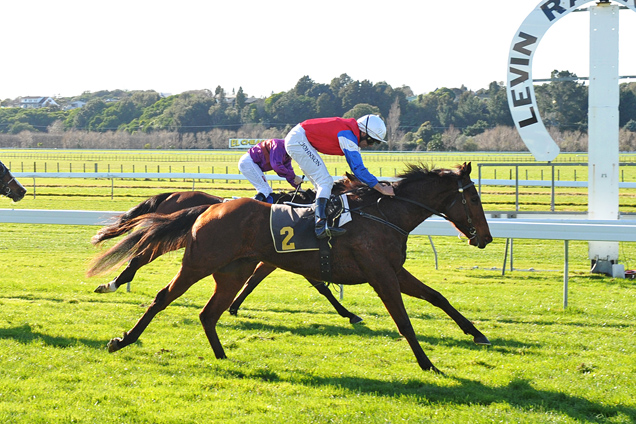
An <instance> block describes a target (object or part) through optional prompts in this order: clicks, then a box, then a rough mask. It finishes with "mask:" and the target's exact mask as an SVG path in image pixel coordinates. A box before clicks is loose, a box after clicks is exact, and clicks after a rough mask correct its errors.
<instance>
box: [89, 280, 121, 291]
mask: <svg viewBox="0 0 636 424" xmlns="http://www.w3.org/2000/svg"><path fill="white" fill-rule="evenodd" d="M113 281H114V280H113ZM113 281H111V282H110V283H108V284H100V285H99V286H98V287H97V288H96V289H95V290H94V292H95V293H114V292H116V291H117V286H116V285H115V284H113Z"/></svg>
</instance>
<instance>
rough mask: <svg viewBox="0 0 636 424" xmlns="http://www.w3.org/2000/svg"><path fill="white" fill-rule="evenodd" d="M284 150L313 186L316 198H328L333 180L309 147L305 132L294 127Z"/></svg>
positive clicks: (318, 156) (314, 151)
mask: <svg viewBox="0 0 636 424" xmlns="http://www.w3.org/2000/svg"><path fill="white" fill-rule="evenodd" d="M285 149H286V150H287V153H288V154H289V156H291V157H292V159H294V160H295V161H296V162H297V163H298V166H300V169H301V170H302V171H303V173H304V174H305V176H306V177H307V178H309V181H311V183H312V184H313V185H314V188H315V189H316V197H324V198H329V196H330V195H331V188H332V187H333V178H332V177H331V175H330V174H329V171H327V166H326V165H325V162H324V161H323V160H322V158H321V157H320V155H319V154H318V151H317V150H316V149H315V148H314V146H312V145H311V143H310V142H309V140H307V136H306V135H305V130H304V129H303V127H301V126H300V125H296V126H295V127H294V128H293V129H292V130H291V131H290V132H289V134H287V137H285Z"/></svg>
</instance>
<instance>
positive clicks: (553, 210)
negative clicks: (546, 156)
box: [550, 164, 554, 212]
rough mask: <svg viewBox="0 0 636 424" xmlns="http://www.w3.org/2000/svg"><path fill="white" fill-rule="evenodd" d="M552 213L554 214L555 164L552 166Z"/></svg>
mask: <svg viewBox="0 0 636 424" xmlns="http://www.w3.org/2000/svg"><path fill="white" fill-rule="evenodd" d="M550 211H552V212H554V164H552V200H550Z"/></svg>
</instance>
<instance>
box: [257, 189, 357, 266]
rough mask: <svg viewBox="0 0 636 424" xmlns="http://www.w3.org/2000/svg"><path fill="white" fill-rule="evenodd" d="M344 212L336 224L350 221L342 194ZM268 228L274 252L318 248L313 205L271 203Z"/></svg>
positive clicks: (344, 197)
mask: <svg viewBox="0 0 636 424" xmlns="http://www.w3.org/2000/svg"><path fill="white" fill-rule="evenodd" d="M341 199H342V205H343V208H344V212H343V213H342V214H341V215H340V217H339V219H338V220H337V221H338V223H337V224H338V226H343V225H344V224H346V223H347V222H349V221H351V213H350V212H349V202H348V201H347V196H345V195H342V196H341ZM269 224H270V225H269V228H270V231H271V234H272V241H273V243H274V247H275V248H276V252H278V253H289V252H301V251H307V250H319V243H318V241H319V240H318V239H317V238H316V233H315V219H314V207H313V206H312V207H297V206H296V207H292V206H289V205H272V208H271V212H270V216H269Z"/></svg>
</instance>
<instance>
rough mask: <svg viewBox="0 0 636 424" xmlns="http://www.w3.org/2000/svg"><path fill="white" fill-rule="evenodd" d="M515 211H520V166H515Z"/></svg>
mask: <svg viewBox="0 0 636 424" xmlns="http://www.w3.org/2000/svg"><path fill="white" fill-rule="evenodd" d="M515 210H516V211H519V166H518V165H515ZM510 259H512V258H510Z"/></svg>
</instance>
